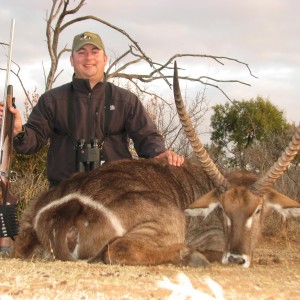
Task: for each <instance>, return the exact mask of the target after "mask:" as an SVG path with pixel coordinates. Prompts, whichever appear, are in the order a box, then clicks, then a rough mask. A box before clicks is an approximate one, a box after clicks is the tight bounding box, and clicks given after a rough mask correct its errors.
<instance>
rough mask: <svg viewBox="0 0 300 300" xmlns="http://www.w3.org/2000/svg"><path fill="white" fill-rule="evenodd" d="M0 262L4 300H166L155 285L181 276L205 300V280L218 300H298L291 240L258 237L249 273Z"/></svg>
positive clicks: (216, 267)
mask: <svg viewBox="0 0 300 300" xmlns="http://www.w3.org/2000/svg"><path fill="white" fill-rule="evenodd" d="M0 262H1V271H0V299H6V300H8V299H64V300H67V299H144V300H146V299H168V297H169V296H170V295H171V291H170V290H168V289H166V288H161V287H159V286H158V282H159V281H163V280H164V278H168V280H170V282H169V284H172V283H173V284H176V283H178V282H179V281H178V274H181V273H183V274H185V275H186V276H187V277H188V278H189V280H190V282H191V284H192V286H193V288H194V289H195V290H197V291H198V292H200V291H201V292H204V293H207V294H209V295H210V296H211V297H215V296H214V294H213V293H212V291H211V290H210V288H209V287H208V285H207V279H208V278H209V279H212V280H213V281H214V282H216V283H218V284H219V285H220V286H221V287H222V289H223V297H224V299H268V300H272V299H276V300H277V299H299V295H300V284H299V282H300V242H299V237H295V236H294V237H293V238H288V239H287V238H285V237H280V238H271V237H264V239H263V241H262V242H261V243H260V244H259V246H258V248H257V250H256V253H255V255H254V261H253V264H252V266H251V267H250V268H249V269H243V268H241V267H239V266H233V265H226V266H223V265H220V264H218V263H214V264H213V265H212V266H211V267H210V268H206V269H197V268H190V267H174V266H170V265H166V266H155V267H153V266H149V267H132V266H109V265H102V264H88V263H86V262H84V261H82V262H76V263H73V262H60V261H54V262H53V261H52V262H49V261H41V260H32V261H24V260H17V259H10V258H7V257H5V256H4V255H2V256H1V258H0ZM184 286H185V287H187V284H184ZM182 290H183V288H181V291H182ZM197 291H196V292H197ZM194 292H195V291H194ZM174 299H175V298H174ZM176 299H179V296H178V297H177V298H176ZM181 299H190V298H189V297H182V298H181ZM197 299H198V298H197ZM201 299H205V298H203V297H202V298H201ZM211 299H212V298H211Z"/></svg>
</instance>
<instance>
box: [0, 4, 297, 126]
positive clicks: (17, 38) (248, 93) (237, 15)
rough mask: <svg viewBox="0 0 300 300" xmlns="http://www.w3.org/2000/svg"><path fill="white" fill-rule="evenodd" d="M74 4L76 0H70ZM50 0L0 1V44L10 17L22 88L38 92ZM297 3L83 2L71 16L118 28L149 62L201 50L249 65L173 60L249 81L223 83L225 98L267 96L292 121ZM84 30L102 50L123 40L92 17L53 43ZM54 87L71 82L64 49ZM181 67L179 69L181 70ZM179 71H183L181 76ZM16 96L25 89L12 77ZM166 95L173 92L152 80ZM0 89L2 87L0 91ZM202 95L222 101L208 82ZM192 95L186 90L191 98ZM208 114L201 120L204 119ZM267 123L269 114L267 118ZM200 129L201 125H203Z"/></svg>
mask: <svg viewBox="0 0 300 300" xmlns="http://www.w3.org/2000/svg"><path fill="white" fill-rule="evenodd" d="M70 3H71V5H72V6H73V7H74V3H78V0H74V1H72V0H71V1H70ZM51 5H52V0H43V1H39V0H18V1H17V0H13V1H7V0H0V15H1V18H0V26H1V27H0V28H1V32H0V42H8V40H9V33H10V25H11V20H12V19H15V33H14V44H13V60H14V61H15V62H17V64H18V65H19V66H20V68H21V73H20V75H21V77H22V80H23V82H24V84H25V86H26V89H27V90H29V91H30V92H32V91H33V90H34V89H35V88H36V89H37V91H38V92H39V93H42V92H43V91H44V87H45V84H44V81H45V80H44V71H43V66H44V67H45V68H46V70H47V68H48V67H49V61H50V59H49V54H48V51H47V45H46V36H45V28H46V22H45V19H46V16H47V11H48V13H49V11H50V9H51ZM299 10H300V2H299V1H298V0H243V1H240V0H209V1H195V0H185V1H179V0H172V1H169V0H160V1H159V0H152V1H141V0H126V1H122V0H110V1H100V0H97V1H95V0H94V1H93V0H86V4H85V6H84V7H83V8H82V9H81V10H80V11H79V12H78V13H77V14H76V15H75V16H76V17H79V16H84V15H94V16H97V17H98V18H101V19H103V20H105V21H107V22H109V23H110V24H113V25H115V26H117V27H119V28H121V29H123V30H125V31H126V32H127V33H128V34H129V35H130V36H131V37H132V38H133V39H134V40H135V41H137V42H138V43H139V46H140V47H141V48H142V49H143V51H145V53H146V54H147V55H148V56H150V57H151V58H152V59H153V60H155V61H159V62H166V61H167V60H168V59H169V58H170V57H171V56H173V55H174V54H179V53H193V54H207V55H215V56H224V57H230V58H234V59H237V60H239V61H242V62H244V63H246V64H248V65H249V67H250V69H251V71H252V73H253V74H254V75H255V77H253V76H251V75H250V73H249V71H248V69H247V68H246V67H245V66H244V65H241V64H238V63H234V62H230V61H223V62H224V65H220V64H218V63H216V62H215V61H212V60H209V59H203V58H193V59H188V58H178V59H177V63H178V65H179V66H180V67H182V68H184V69H185V74H186V75H195V74H197V76H200V75H203V76H211V77H214V78H216V79H228V80H230V79H236V80H240V81H243V82H246V83H248V84H250V85H251V86H247V85H242V84H237V83H235V84H224V85H222V89H223V90H224V91H225V92H226V94H227V95H228V96H229V97H230V98H231V99H236V100H243V99H245V100H249V99H255V98H256V97H257V96H260V97H263V98H265V99H268V100H270V101H271V102H272V103H273V104H274V105H276V106H277V107H278V108H279V109H280V110H283V111H284V115H285V117H286V119H287V121H288V122H290V123H292V122H295V123H296V124H298V123H299V115H300V84H299V83H300V72H299V69H300V38H299V37H300V18H299ZM83 31H94V32H98V33H99V34H100V35H101V37H102V39H103V40H104V43H105V45H106V48H107V52H108V55H109V56H111V57H113V56H114V55H120V54H121V53H123V51H124V49H127V47H128V44H129V41H128V39H126V38H125V37H124V36H123V35H122V34H121V33H119V32H115V31H113V30H112V29H111V28H108V27H106V26H104V25H101V24H99V23H96V22H94V21H84V22H81V23H80V24H76V25H74V26H73V27H70V28H68V29H67V30H66V31H65V32H63V33H62V36H61V41H60V45H62V46H64V45H68V46H71V44H72V40H73V37H74V35H76V34H78V33H81V32H83ZM5 66H6V52H5V49H4V48H3V47H0V67H5ZM60 69H63V70H64V71H63V73H62V75H61V76H60V77H59V80H58V81H57V83H56V85H59V84H62V83H65V82H68V81H70V79H71V76H72V74H73V70H72V68H71V66H70V63H69V57H68V55H66V56H64V57H63V59H62V61H61V65H60ZM182 72H183V71H182ZM180 75H183V74H180ZM4 79H5V72H3V71H1V72H0V80H1V82H0V92H1V91H3V90H4V81H5V80H4ZM11 83H12V84H13V85H14V91H15V95H16V101H17V103H18V102H23V101H24V98H25V97H24V94H23V93H22V90H21V87H20V85H19V83H18V82H17V81H16V79H15V78H14V77H13V76H11ZM181 84H182V90H185V89H186V90H187V91H191V95H192V91H203V89H204V87H203V85H201V84H200V83H198V84H195V83H194V84H186V83H181ZM154 88H155V89H161V91H162V93H164V94H165V95H166V97H169V98H170V99H171V98H172V91H171V90H170V89H169V88H167V87H166V86H164V85H162V86H160V85H155V86H154ZM3 94H4V92H3ZM205 96H206V98H207V101H208V103H209V106H210V107H212V106H214V105H216V104H225V103H226V101H228V99H226V97H225V96H224V95H223V94H222V93H220V92H219V91H217V90H216V89H214V88H207V89H206V90H205ZM191 97H192V96H191ZM209 118H210V117H209V114H208V115H207V119H206V120H205V122H204V123H205V124H206V125H204V126H208V125H209V121H210V120H209ZM270 121H271V120H270ZM204 131H206V130H204Z"/></svg>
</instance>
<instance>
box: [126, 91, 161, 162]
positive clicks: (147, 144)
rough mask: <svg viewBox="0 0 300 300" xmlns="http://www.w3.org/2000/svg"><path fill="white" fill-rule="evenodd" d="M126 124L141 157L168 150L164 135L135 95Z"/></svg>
mask: <svg viewBox="0 0 300 300" xmlns="http://www.w3.org/2000/svg"><path fill="white" fill-rule="evenodd" d="M125 126H126V131H127V133H128V136H129V137H130V138H131V139H132V141H133V143H134V147H135V150H136V152H137V154H138V156H139V157H144V158H152V157H155V156H156V155H158V154H160V153H162V152H164V151H166V148H165V142H164V139H163V137H162V135H161V134H160V133H159V132H158V129H157V127H156V125H155V123H154V122H153V121H152V119H151V118H150V116H149V114H148V113H147V111H146V109H145V108H144V106H143V104H142V103H141V102H140V101H139V99H138V98H137V97H136V96H135V95H134V96H133V99H132V101H130V107H129V109H128V114H127V119H126V125H125Z"/></svg>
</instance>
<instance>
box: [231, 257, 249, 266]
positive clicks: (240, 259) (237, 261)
mask: <svg viewBox="0 0 300 300" xmlns="http://www.w3.org/2000/svg"><path fill="white" fill-rule="evenodd" d="M228 261H229V262H230V263H234V264H238V265H243V264H244V263H245V259H244V258H243V257H241V256H239V255H230V256H229V258H228Z"/></svg>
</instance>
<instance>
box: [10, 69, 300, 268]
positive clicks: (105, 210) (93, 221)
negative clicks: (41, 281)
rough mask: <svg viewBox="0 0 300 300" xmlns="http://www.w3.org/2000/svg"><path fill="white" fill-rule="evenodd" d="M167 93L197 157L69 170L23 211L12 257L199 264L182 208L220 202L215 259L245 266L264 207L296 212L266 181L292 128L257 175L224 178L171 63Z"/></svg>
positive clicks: (201, 209) (195, 210)
mask: <svg viewBox="0 0 300 300" xmlns="http://www.w3.org/2000/svg"><path fill="white" fill-rule="evenodd" d="M174 95H175V100H176V106H177V110H178V113H179V116H180V119H181V122H182V124H183V127H184V129H185V131H186V133H187V135H188V137H189V140H190V142H191V144H192V146H193V149H194V151H195V153H196V156H197V157H198V160H199V161H197V162H196V163H195V162H192V161H190V160H186V162H185V163H184V165H183V166H182V167H180V168H178V167H173V166H170V165H168V163H167V162H165V161H161V160H156V159H149V160H124V161H116V162H112V163H108V164H106V165H103V166H102V167H100V168H98V169H96V170H93V171H90V172H88V173H79V174H75V175H74V176H72V177H71V178H70V179H67V180H65V181H63V182H62V183H61V184H60V185H59V186H58V187H56V188H54V189H51V190H49V191H47V192H45V193H44V194H42V195H41V196H40V197H38V198H37V199H35V200H33V201H32V202H31V203H30V204H29V206H28V208H27V209H26V210H25V211H24V212H23V214H22V218H21V220H20V233H19V236H18V238H17V240H16V242H15V247H14V251H13V256H14V257H22V258H28V257H32V256H34V254H35V253H36V251H37V249H38V248H39V249H42V251H43V252H46V253H47V254H48V255H51V256H52V257H54V258H57V259H61V260H77V259H87V260H89V261H91V262H97V261H101V262H104V263H107V264H128V265H129V264H130V265H156V264H163V263H172V264H176V265H189V266H205V265H207V264H208V261H207V260H206V258H205V257H204V256H203V255H202V254H201V253H200V252H199V251H197V250H198V249H200V248H201V250H203V249H204V250H205V245H204V247H203V238H202V237H201V234H199V232H200V229H201V228H198V230H197V228H196V230H194V231H193V234H191V232H186V217H185V214H184V210H185V212H186V213H187V214H188V215H200V216H207V215H208V214H211V213H212V211H213V210H214V209H215V208H216V207H222V208H223V211H224V218H225V232H226V235H227V244H226V246H225V251H224V255H223V263H227V262H235V263H239V264H241V265H243V266H245V267H247V266H249V264H250V261H251V255H252V252H253V248H254V245H255V241H256V237H257V236H258V233H259V229H260V228H261V224H260V222H261V221H262V216H263V211H264V210H265V209H266V207H267V206H270V207H274V208H279V210H282V211H285V213H286V215H287V216H289V215H291V214H293V215H294V216H297V215H299V214H300V213H299V211H300V209H299V208H300V205H299V203H297V202H296V201H293V200H292V199H289V198H287V197H285V196H284V195H281V194H280V193H278V192H276V191H275V190H272V189H271V188H270V186H271V185H272V184H273V182H274V181H275V180H276V179H277V178H278V177H279V176H280V175H281V174H282V172H283V171H284V169H285V168H286V166H287V164H288V163H289V162H290V161H291V159H292V158H293V157H294V156H295V155H296V153H297V151H298V150H299V144H300V128H298V129H297V132H296V134H295V137H294V139H293V142H292V143H291V144H290V146H289V147H288V148H287V150H286V152H285V153H284V154H283V155H282V157H281V160H280V161H279V162H278V163H276V164H275V165H274V167H273V168H272V169H271V171H270V172H269V173H268V174H267V175H266V176H265V177H263V178H262V179H260V180H258V181H257V180H256V179H253V178H252V179H251V178H248V177H245V176H242V177H239V176H231V177H228V178H225V177H224V176H223V175H222V174H221V173H220V172H219V170H218V169H217V167H216V166H215V164H214V163H213V162H212V160H211V159H210V158H209V156H208V154H207V152H206V151H205V149H204V147H203V145H202V144H201V142H200V141H199V139H198V137H197V136H196V134H195V131H194V129H193V126H192V124H191V121H190V119H189V118H188V115H187V113H186V111H185V108H184V106H183V103H182V99H181V95H180V89H179V83H178V75H177V69H176V66H175V73H174ZM195 200H196V202H194V201H195ZM192 219H193V218H191V220H192ZM212 232H213V231H212ZM222 232H223V231H222ZM194 233H195V234H194ZM205 235H206V237H210V238H209V240H210V241H211V240H212V241H213V242H212V244H213V245H210V246H212V248H213V249H218V248H219V249H220V250H222V251H223V250H224V247H223V246H224V244H223V240H222V238H220V239H217V240H216V241H218V243H217V244H216V243H215V244H214V238H213V236H212V235H211V234H210V233H209V232H206V233H205ZM186 238H187V240H186ZM211 238H212V239H211ZM199 241H200V242H199ZM204 241H205V239H204ZM185 242H186V243H185Z"/></svg>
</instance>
